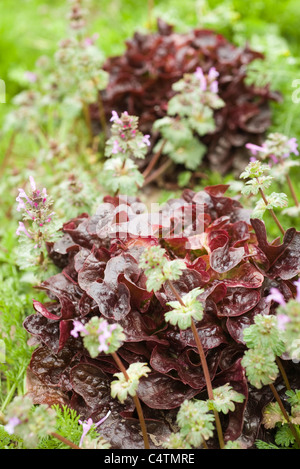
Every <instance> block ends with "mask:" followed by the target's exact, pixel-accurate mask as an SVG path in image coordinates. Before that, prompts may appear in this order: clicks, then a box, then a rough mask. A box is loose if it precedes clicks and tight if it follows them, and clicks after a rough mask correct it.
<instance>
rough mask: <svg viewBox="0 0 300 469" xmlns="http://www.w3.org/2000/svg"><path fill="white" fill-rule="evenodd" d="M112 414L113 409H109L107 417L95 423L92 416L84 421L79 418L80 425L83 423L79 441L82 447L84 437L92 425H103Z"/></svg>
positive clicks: (96, 426)
mask: <svg viewBox="0 0 300 469" xmlns="http://www.w3.org/2000/svg"><path fill="white" fill-rule="evenodd" d="M110 414H111V411H110V410H109V411H108V412H107V414H106V415H105V417H103V418H102V419H101V420H99V422H97V423H95V424H94V422H93V420H92V419H91V418H89V419H88V420H85V421H84V422H82V421H81V420H78V422H79V423H80V425H82V427H83V431H82V435H81V438H80V442H79V447H80V448H81V447H82V445H83V441H84V438H85V437H86V435H87V434H88V432H89V431H90V429H91V428H92V426H93V425H94V426H95V428H98V427H99V425H101V424H102V423H103V422H104V421H105V420H106V419H107V418H108V417H109V416H110Z"/></svg>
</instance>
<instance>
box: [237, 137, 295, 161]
mask: <svg viewBox="0 0 300 469" xmlns="http://www.w3.org/2000/svg"><path fill="white" fill-rule="evenodd" d="M245 146H246V148H247V149H248V150H250V151H251V153H252V155H254V156H257V155H258V156H260V157H261V158H262V159H266V158H270V159H271V160H272V162H273V163H274V164H276V163H279V161H280V160H281V159H286V158H289V157H290V156H291V154H292V153H293V154H294V155H297V156H298V155H299V151H298V143H297V139H296V138H290V139H288V138H287V137H286V136H285V135H282V134H278V133H272V134H270V135H269V137H268V138H267V140H266V141H265V142H264V143H263V144H262V145H261V146H259V145H255V144H254V143H246V145H245Z"/></svg>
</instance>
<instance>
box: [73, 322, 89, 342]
mask: <svg viewBox="0 0 300 469" xmlns="http://www.w3.org/2000/svg"><path fill="white" fill-rule="evenodd" d="M73 325H74V329H73V330H72V331H71V335H72V336H73V337H75V338H76V339H77V337H78V336H79V332H83V333H84V334H86V335H88V331H87V330H86V328H85V327H84V325H83V324H82V322H80V321H76V320H75V321H73Z"/></svg>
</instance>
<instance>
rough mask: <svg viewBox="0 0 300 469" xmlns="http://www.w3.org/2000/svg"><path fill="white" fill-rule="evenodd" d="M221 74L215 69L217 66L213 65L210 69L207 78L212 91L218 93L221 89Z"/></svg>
mask: <svg viewBox="0 0 300 469" xmlns="http://www.w3.org/2000/svg"><path fill="white" fill-rule="evenodd" d="M218 76H219V72H217V70H216V69H215V67H211V68H210V69H209V72H208V75H207V79H208V82H209V88H210V91H211V92H212V93H215V94H217V93H218V91H219V84H218V82H217V78H218Z"/></svg>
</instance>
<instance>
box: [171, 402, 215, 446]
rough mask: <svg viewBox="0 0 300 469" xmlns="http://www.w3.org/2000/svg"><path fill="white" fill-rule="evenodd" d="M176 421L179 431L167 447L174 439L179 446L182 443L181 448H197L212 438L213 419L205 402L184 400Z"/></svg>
mask: <svg viewBox="0 0 300 469" xmlns="http://www.w3.org/2000/svg"><path fill="white" fill-rule="evenodd" d="M176 420H177V423H178V426H179V429H180V431H179V434H177V435H176V436H175V437H174V436H172V438H171V439H170V440H169V445H170V443H171V442H173V441H174V439H175V441H176V440H177V442H178V443H179V444H180V441H181V442H182V443H181V444H182V447H183V448H189V447H192V448H193V447H194V448H199V447H200V446H201V445H202V444H203V442H204V441H206V440H208V439H209V438H211V437H212V436H213V431H214V423H213V422H214V420H215V418H214V415H213V414H212V413H211V412H210V410H209V407H208V405H207V403H206V402H205V401H196V400H195V401H192V400H191V401H188V400H185V401H184V402H183V404H181V406H180V409H179V412H178V414H177V418H176ZM169 447H171V446H169Z"/></svg>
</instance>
